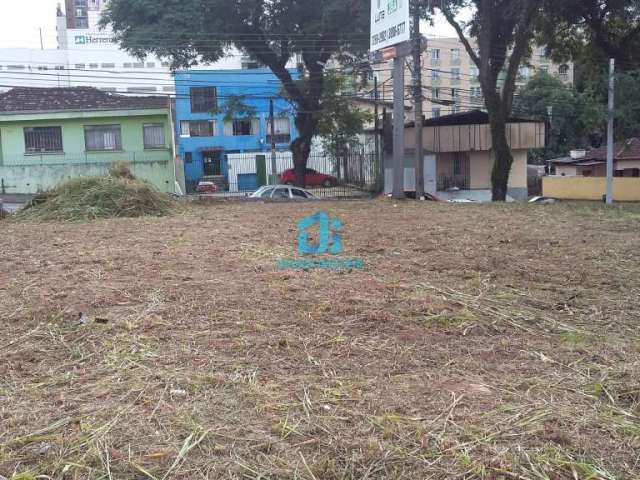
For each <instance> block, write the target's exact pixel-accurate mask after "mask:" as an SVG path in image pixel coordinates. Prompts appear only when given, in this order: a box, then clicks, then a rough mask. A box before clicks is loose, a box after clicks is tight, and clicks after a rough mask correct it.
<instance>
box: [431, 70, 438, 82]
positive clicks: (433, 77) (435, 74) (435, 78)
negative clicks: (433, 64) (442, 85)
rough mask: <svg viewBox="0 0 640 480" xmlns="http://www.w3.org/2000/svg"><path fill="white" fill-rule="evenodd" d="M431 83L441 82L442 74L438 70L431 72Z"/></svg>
mask: <svg viewBox="0 0 640 480" xmlns="http://www.w3.org/2000/svg"><path fill="white" fill-rule="evenodd" d="M431 81H432V82H439V81H440V72H439V71H437V70H432V71H431Z"/></svg>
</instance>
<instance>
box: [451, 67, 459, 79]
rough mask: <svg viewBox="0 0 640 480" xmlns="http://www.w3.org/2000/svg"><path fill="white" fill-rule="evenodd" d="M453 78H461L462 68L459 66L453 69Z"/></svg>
mask: <svg viewBox="0 0 640 480" xmlns="http://www.w3.org/2000/svg"><path fill="white" fill-rule="evenodd" d="M451 79H452V80H457V81H459V80H460V69H459V68H458V67H455V68H452V69H451Z"/></svg>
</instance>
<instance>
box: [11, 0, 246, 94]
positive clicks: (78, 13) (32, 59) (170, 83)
mask: <svg viewBox="0 0 640 480" xmlns="http://www.w3.org/2000/svg"><path fill="white" fill-rule="evenodd" d="M105 3H106V0H65V4H64V7H63V6H62V5H58V9H57V12H56V15H57V41H58V48H57V49H45V50H38V49H27V48H0V90H7V89H10V88H11V87H14V86H23V87H75V86H92V87H96V88H100V89H102V90H105V91H112V92H123V93H131V94H146V95H149V94H163V93H164V94H173V93H175V84H174V79H173V75H172V74H171V71H170V68H169V67H170V66H169V63H167V62H166V61H161V60H159V59H157V58H155V57H148V58H146V59H144V60H140V59H138V58H135V57H132V56H131V55H129V54H128V53H127V52H125V51H123V50H121V49H120V48H119V47H118V45H117V44H116V43H115V42H114V41H113V36H112V35H111V33H110V32H109V31H108V30H101V29H100V28H99V26H98V25H99V21H100V18H101V14H102V10H103V9H104V7H105ZM254 66H255V65H254V64H253V63H252V62H251V60H250V59H248V58H247V57H244V56H243V55H242V54H241V53H240V52H237V51H236V52H232V54H231V55H230V56H228V57H225V58H223V59H222V60H220V61H219V62H217V63H216V64H215V65H207V66H200V67H195V69H241V68H253V67H254Z"/></svg>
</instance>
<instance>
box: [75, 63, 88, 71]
mask: <svg viewBox="0 0 640 480" xmlns="http://www.w3.org/2000/svg"><path fill="white" fill-rule="evenodd" d="M75 68H76V69H77V70H84V69H85V68H86V65H85V64H84V63H76V64H75Z"/></svg>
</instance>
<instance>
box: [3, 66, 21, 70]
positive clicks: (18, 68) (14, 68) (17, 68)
mask: <svg viewBox="0 0 640 480" xmlns="http://www.w3.org/2000/svg"><path fill="white" fill-rule="evenodd" d="M7 70H24V65H7Z"/></svg>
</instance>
